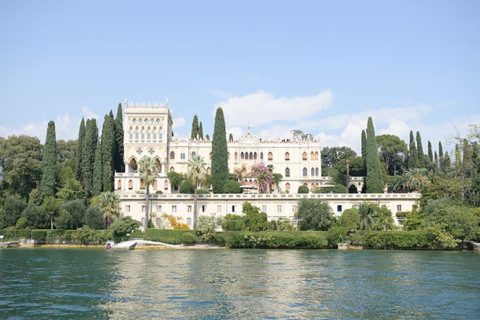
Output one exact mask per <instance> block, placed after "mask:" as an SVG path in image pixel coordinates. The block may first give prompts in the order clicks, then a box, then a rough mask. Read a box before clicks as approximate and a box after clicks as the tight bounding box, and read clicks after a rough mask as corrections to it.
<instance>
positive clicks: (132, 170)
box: [128, 158, 138, 172]
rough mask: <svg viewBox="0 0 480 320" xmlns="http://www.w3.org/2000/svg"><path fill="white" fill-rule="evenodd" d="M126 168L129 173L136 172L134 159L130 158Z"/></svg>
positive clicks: (136, 166)
mask: <svg viewBox="0 0 480 320" xmlns="http://www.w3.org/2000/svg"><path fill="white" fill-rule="evenodd" d="M128 166H129V167H130V172H137V168H138V165H137V160H135V158H132V159H131V160H130V162H128Z"/></svg>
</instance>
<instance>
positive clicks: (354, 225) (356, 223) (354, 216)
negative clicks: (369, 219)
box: [337, 208, 360, 231]
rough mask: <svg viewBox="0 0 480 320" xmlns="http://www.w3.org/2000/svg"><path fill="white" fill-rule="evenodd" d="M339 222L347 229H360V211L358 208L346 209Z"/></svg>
mask: <svg viewBox="0 0 480 320" xmlns="http://www.w3.org/2000/svg"><path fill="white" fill-rule="evenodd" d="M337 224H338V225H339V226H342V227H345V228H346V229H347V231H356V230H359V229H360V213H359V212H358V209H356V208H352V209H347V210H345V211H344V212H343V213H342V215H341V217H340V218H338V221H337Z"/></svg>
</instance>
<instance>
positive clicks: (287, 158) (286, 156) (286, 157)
mask: <svg viewBox="0 0 480 320" xmlns="http://www.w3.org/2000/svg"><path fill="white" fill-rule="evenodd" d="M289 160H290V153H288V152H285V161H289Z"/></svg>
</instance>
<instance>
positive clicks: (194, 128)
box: [190, 115, 198, 140]
mask: <svg viewBox="0 0 480 320" xmlns="http://www.w3.org/2000/svg"><path fill="white" fill-rule="evenodd" d="M190 138H191V139H192V140H193V139H197V138H198V117H197V115H194V116H193V121H192V133H191V135H190Z"/></svg>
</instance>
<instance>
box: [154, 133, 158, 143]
mask: <svg viewBox="0 0 480 320" xmlns="http://www.w3.org/2000/svg"><path fill="white" fill-rule="evenodd" d="M156 141H157V134H156V133H155V132H154V133H153V142H156Z"/></svg>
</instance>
